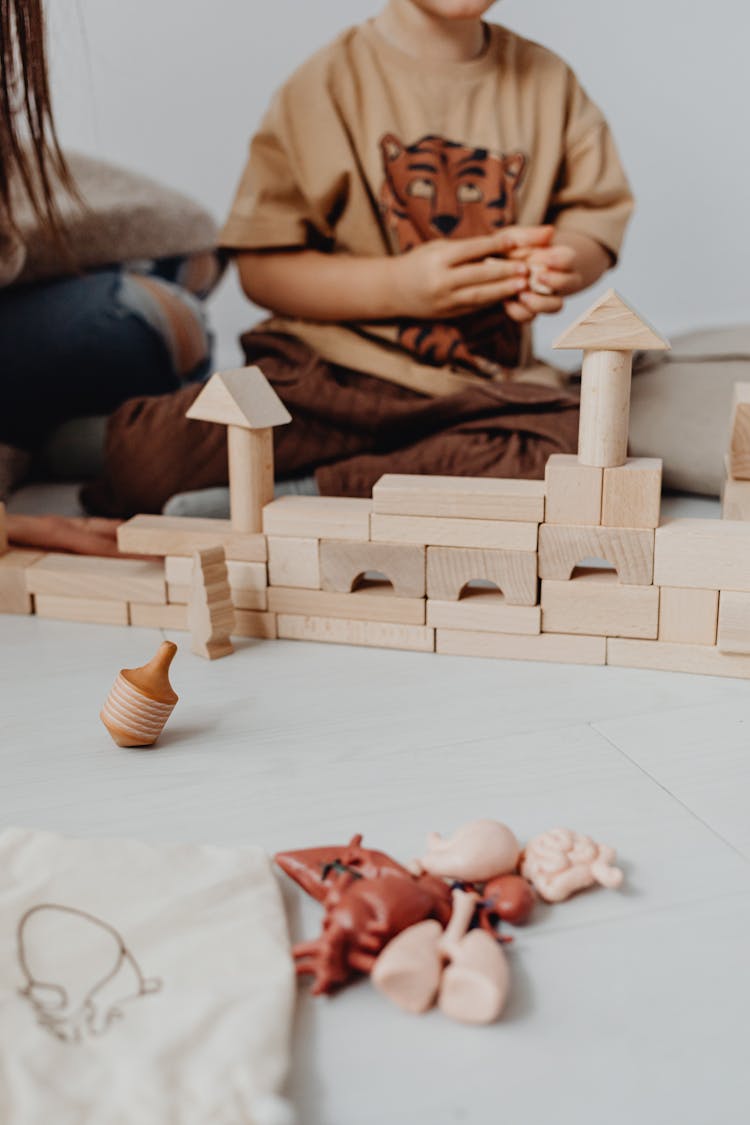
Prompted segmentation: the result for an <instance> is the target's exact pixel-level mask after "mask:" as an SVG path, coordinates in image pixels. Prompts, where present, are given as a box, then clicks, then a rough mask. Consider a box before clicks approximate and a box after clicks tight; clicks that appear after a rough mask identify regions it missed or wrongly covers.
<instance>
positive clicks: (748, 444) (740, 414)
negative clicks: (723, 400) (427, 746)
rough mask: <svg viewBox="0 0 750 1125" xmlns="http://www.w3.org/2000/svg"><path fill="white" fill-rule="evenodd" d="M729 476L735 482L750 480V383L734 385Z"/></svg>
mask: <svg viewBox="0 0 750 1125" xmlns="http://www.w3.org/2000/svg"><path fill="white" fill-rule="evenodd" d="M729 475H730V476H731V477H734V479H735V480H750V383H735V384H734V395H733V397H732V419H731V429H730V436H729Z"/></svg>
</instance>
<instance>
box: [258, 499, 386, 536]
mask: <svg viewBox="0 0 750 1125" xmlns="http://www.w3.org/2000/svg"><path fill="white" fill-rule="evenodd" d="M371 511H372V501H371V500H360V499H356V498H352V497H348V496H280V497H279V499H278V500H272V501H271V503H270V504H266V506H265V508H264V509H263V530H264V531H265V533H266V535H292V536H294V537H295V538H297V539H312V538H315V539H364V540H367V539H369V538H370V512H371Z"/></svg>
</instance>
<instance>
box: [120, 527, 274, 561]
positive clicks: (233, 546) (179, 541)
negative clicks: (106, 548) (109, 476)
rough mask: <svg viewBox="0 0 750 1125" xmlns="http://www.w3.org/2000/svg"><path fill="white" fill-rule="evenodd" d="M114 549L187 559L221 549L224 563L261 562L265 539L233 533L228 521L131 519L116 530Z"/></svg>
mask: <svg viewBox="0 0 750 1125" xmlns="http://www.w3.org/2000/svg"><path fill="white" fill-rule="evenodd" d="M117 545H118V546H119V548H120V550H121V551H122V552H123V553H124V554H128V555H157V556H162V557H164V556H166V555H191V556H192V554H193V551H203V550H206V549H208V548H210V547H223V548H224V553H225V555H226V557H227V558H228V559H239V560H241V561H243V562H265V561H266V558H267V553H266V537H265V535H254V534H249V533H246V532H243V531H233V530H232V525H231V523H230V521H229V520H211V519H201V518H195V519H194V518H192V517H190V518H189V517H186V516H134V517H133V519H132V520H128V521H127V523H124V524H122V525H121V526H120V527H119V528H118V529H117Z"/></svg>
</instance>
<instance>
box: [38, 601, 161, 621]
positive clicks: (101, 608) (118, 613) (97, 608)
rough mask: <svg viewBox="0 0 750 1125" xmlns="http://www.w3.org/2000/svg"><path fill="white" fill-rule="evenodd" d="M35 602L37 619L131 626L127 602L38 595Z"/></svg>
mask: <svg viewBox="0 0 750 1125" xmlns="http://www.w3.org/2000/svg"><path fill="white" fill-rule="evenodd" d="M34 601H35V606H36V615H37V617H51V618H54V619H55V620H57V621H82V622H90V623H92V624H95V625H129V624H130V615H129V612H128V603H127V602H115V601H107V599H106V598H72V597H71V598H67V597H61V596H58V595H57V594H37V595H36V597H35V599H34ZM162 608H164V607H163V606H162Z"/></svg>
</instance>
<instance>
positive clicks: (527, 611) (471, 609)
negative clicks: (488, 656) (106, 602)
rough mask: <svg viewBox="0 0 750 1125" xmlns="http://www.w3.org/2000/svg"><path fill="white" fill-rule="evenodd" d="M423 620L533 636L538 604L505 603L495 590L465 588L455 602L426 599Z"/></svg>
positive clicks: (435, 625) (538, 628)
mask: <svg viewBox="0 0 750 1125" xmlns="http://www.w3.org/2000/svg"><path fill="white" fill-rule="evenodd" d="M427 624H428V625H431V626H432V627H433V628H435V629H468V630H470V631H476V632H480V633H521V634H527V635H528V636H535V635H536V634H537V633H539V632H541V611H540V609H539V606H538V605H509V604H508V602H507V601H506V600H505V598H504V597H503V596H502V595H501V594H498V593H492V592H490V593H487V592H486V591H484V590H469V591H468V593H467V596H466V597H463V598H461V601H459V602H456V601H451V602H442V601H437V600H436V599H434V598H431V599H429V600H428V602H427Z"/></svg>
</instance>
